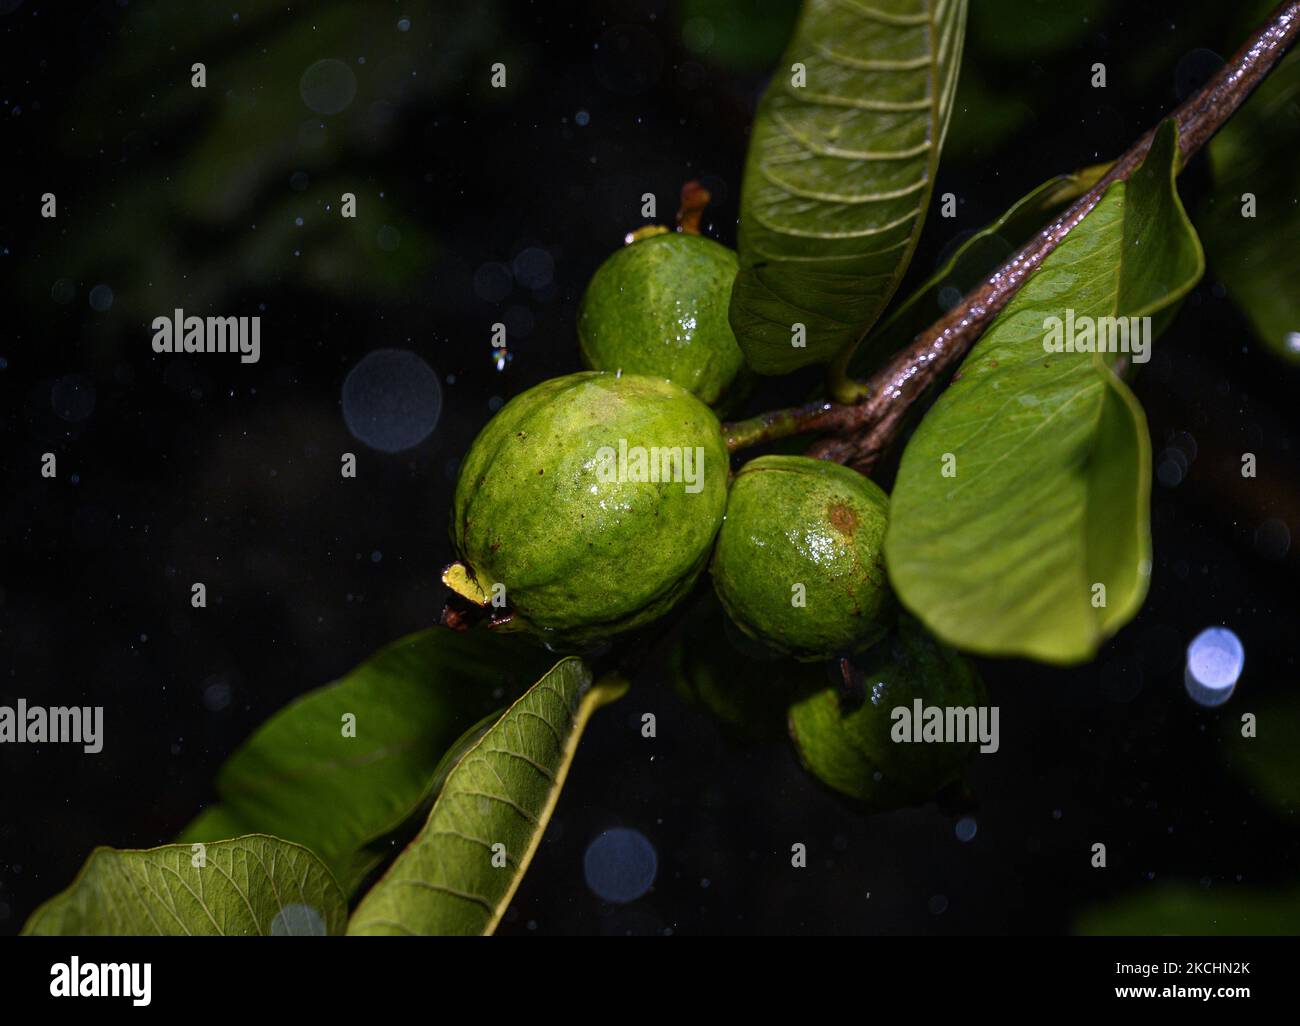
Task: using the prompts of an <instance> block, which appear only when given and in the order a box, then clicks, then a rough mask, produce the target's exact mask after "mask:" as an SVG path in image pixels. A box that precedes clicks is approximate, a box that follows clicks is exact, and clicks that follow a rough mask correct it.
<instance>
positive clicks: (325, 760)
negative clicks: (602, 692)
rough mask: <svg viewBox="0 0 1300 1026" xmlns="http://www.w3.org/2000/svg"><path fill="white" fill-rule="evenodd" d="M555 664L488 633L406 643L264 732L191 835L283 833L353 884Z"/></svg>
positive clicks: (438, 632)
mask: <svg viewBox="0 0 1300 1026" xmlns="http://www.w3.org/2000/svg"><path fill="white" fill-rule="evenodd" d="M553 662H554V657H553V656H550V655H547V654H546V653H544V652H541V651H540V650H537V649H534V648H532V647H529V646H527V645H526V644H524V643H522V642H521V641H520V640H519V639H517V638H504V637H500V636H497V635H493V634H488V633H487V632H482V631H468V632H465V633H457V632H455V631H450V630H447V629H445V628H442V627H435V628H433V629H431V630H426V631H421V632H419V633H417V634H412V635H410V636H408V637H406V638H403V639H401V640H399V641H396V642H394V643H393V644H391V645H389V646H388V647H386V648H384V649H382V650H380V651H379V652H378V653H377V654H375V655H374V656H372V657H371V658H370V659H368V660H367V661H366V662H364V663H362V664H361V665H360V666H358V667H357V668H356V669H354V670H352V671H351V672H350V673H348V674H347V675H346V676H344V677H343V678H341V679H340V680H338V681H336V682H335V683H333V684H329V685H327V686H325V687H322V688H318V689H317V690H315V691H311V692H308V693H307V694H306V695H303V696H302V697H301V698H299V699H298V700H297V701H295V702H293V703H291V704H290V705H288V706H286V707H285V708H284V709H282V710H280V712H278V713H276V715H275V716H273V717H272V718H271V719H270V720H268V721H267V722H266V723H264V724H263V725H262V726H261V727H260V728H258V730H257V732H256V733H254V734H253V735H252V737H250V738H249V739H248V741H246V742H245V743H244V745H243V747H241V748H240V749H239V750H238V751H237V752H235V754H234V755H232V756H231V757H230V759H229V760H228V761H227V762H226V764H225V765H224V766H223V767H222V768H221V771H220V773H219V774H218V776H217V793H218V794H219V795H220V798H221V803H220V804H219V805H217V806H215V807H213V808H209V809H207V810H205V811H204V812H203V813H201V814H200V815H199V816H198V818H197V819H195V820H194V821H193V822H192V823H190V825H189V826H187V827H186V828H185V830H184V831H183V833H182V834H181V836H180V838H179V840H181V841H214V840H220V839H222V838H225V837H232V836H236V835H238V834H245V833H270V834H274V835H275V836H277V837H284V838H286V839H288V840H291V841H295V842H297V843H298V844H302V845H305V846H306V847H308V848H310V849H311V850H312V851H314V852H315V853H316V854H317V855H319V856H320V857H321V858H322V859H324V860H325V862H326V863H327V864H328V865H329V866H330V868H331V870H332V871H333V872H334V874H335V876H336V877H337V878H338V879H339V881H340V883H342V884H343V886H344V888H345V889H346V890H348V891H351V890H352V889H353V887H354V886H355V884H356V883H357V882H358V881H359V880H360V878H361V877H362V876H364V874H365V873H366V871H368V870H369V869H370V868H371V867H373V865H374V863H375V861H376V859H377V856H376V855H375V854H374V853H373V852H369V851H367V850H366V848H367V845H369V844H370V843H371V842H373V841H375V840H376V839H378V838H380V837H382V836H383V835H384V834H386V833H388V832H389V831H391V830H393V829H395V828H396V827H397V826H399V825H400V824H401V823H402V822H403V821H404V820H405V819H406V818H407V817H408V816H410V815H411V814H412V812H413V811H415V810H416V809H417V808H418V807H419V806H420V804H421V803H422V802H424V801H427V800H428V798H429V796H430V794H431V793H432V789H433V787H434V785H435V779H436V773H435V770H436V768H437V766H438V763H439V760H440V759H441V758H442V757H443V754H444V752H446V751H447V749H448V748H449V747H450V746H451V745H452V744H453V742H455V741H456V739H457V738H458V737H460V736H461V735H462V734H463V733H464V732H465V731H466V730H467V729H469V728H471V727H472V726H473V725H474V724H475V723H476V722H477V721H478V720H480V719H482V717H483V716H484V715H485V714H486V713H488V712H490V711H491V710H493V709H500V708H501V707H503V706H504V705H505V704H507V703H508V702H509V701H510V700H511V698H512V697H513V696H514V695H515V694H516V693H517V692H518V691H519V690H521V689H522V688H524V687H526V686H527V685H528V684H529V683H530V682H532V681H534V680H536V679H537V677H538V676H539V675H540V674H542V673H543V672H544V671H545V670H546V668H547V667H548V666H550V665H551V664H552V663H553ZM347 716H351V717H354V718H355V736H347V734H345V731H344V723H345V717H347ZM349 722H351V721H349Z"/></svg>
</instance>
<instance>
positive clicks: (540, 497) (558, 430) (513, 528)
mask: <svg viewBox="0 0 1300 1026" xmlns="http://www.w3.org/2000/svg"><path fill="white" fill-rule="evenodd" d="M729 473H730V468H729V465H728V457H727V450H726V447H725V445H724V444H723V441H722V434H721V430H720V426H719V424H718V420H717V418H716V417H715V416H714V415H713V412H712V411H711V410H709V408H708V407H707V406H705V405H704V404H703V403H702V402H700V401H699V400H698V399H696V398H695V397H694V396H693V395H691V394H690V393H689V392H687V391H686V390H685V389H683V388H679V387H678V386H677V385H674V384H672V383H671V382H668V381H663V380H661V379H658V378H651V377H644V376H640V375H634V374H623V375H617V374H608V373H601V372H592V371H586V372H582V373H578V374H570V375H568V376H566V377H561V378H555V379H552V380H550V381H546V382H543V383H542V384H540V385H537V386H536V387H535V388H531V389H529V390H528V391H526V392H524V393H522V394H521V395H519V396H516V397H515V398H514V399H512V400H511V401H510V402H508V403H507V404H506V405H505V406H504V407H502V408H501V410H500V411H499V412H498V413H497V414H496V416H495V417H493V418H492V420H490V421H489V422H488V424H487V426H486V427H485V428H484V429H483V431H482V432H481V433H480V434H479V436H478V438H477V439H475V441H474V444H473V445H472V446H471V447H470V450H469V453H468V454H467V455H466V456H465V460H464V463H463V464H462V466H461V470H460V477H459V480H458V482H457V485H456V494H455V498H454V500H453V510H452V522H451V533H452V540H453V542H454V543H455V546H456V549H457V552H458V553H459V555H460V558H461V560H462V561H463V564H464V568H465V571H466V576H467V577H468V579H469V580H468V581H467V582H466V586H462V587H460V588H458V589H457V590H459V591H461V592H462V594H465V593H467V592H469V591H474V592H476V593H477V594H478V597H479V600H480V601H482V602H484V603H487V602H490V601H492V600H493V598H501V599H503V600H504V603H505V604H507V605H508V607H509V610H510V612H511V613H512V614H513V618H512V621H511V622H512V623H513V624H514V625H515V626H519V627H523V628H526V629H529V630H531V631H533V632H535V633H537V634H539V635H541V636H542V637H543V639H544V640H546V641H547V642H548V643H550V644H552V645H555V646H558V647H573V646H581V645H585V644H589V643H591V642H593V641H596V640H598V639H601V638H605V637H609V636H611V635H614V634H617V633H620V632H622V631H626V630H630V629H632V628H634V627H638V626H640V625H642V624H645V623H648V622H649V621H651V620H653V619H655V618H657V617H659V616H661V615H663V614H664V613H665V612H667V611H668V610H669V609H670V608H671V607H672V606H673V604H674V603H675V602H676V601H677V600H678V599H679V598H681V597H682V596H683V595H684V594H685V593H686V592H687V591H688V590H689V589H690V587H691V585H692V584H693V583H694V582H695V580H696V578H697V577H698V576H699V573H700V571H701V570H702V569H703V567H704V565H705V564H706V563H707V561H708V556H709V551H710V548H711V546H712V544H713V539H714V536H715V535H716V534H717V531H718V526H719V525H720V524H721V522H722V514H723V509H724V507H725V505H726V498H727V479H728V476H729Z"/></svg>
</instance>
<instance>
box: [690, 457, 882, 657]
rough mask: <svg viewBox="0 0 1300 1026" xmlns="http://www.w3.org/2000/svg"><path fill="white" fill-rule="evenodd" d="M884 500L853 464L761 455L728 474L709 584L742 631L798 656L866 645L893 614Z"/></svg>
mask: <svg viewBox="0 0 1300 1026" xmlns="http://www.w3.org/2000/svg"><path fill="white" fill-rule="evenodd" d="M888 519H889V497H888V496H887V495H886V494H885V493H884V492H883V491H881V489H880V487H879V486H878V485H876V484H875V483H874V482H872V481H870V480H869V479H867V478H865V477H863V476H862V475H861V474H859V473H857V472H856V471H853V470H850V469H849V468H847V467H842V466H840V465H839V464H838V463H830V462H828V461H826V460H814V459H809V458H808V457H805V456H761V457H759V458H758V459H756V460H751V461H750V462H749V463H746V464H745V465H744V466H743V467H742V468H741V469H740V472H739V473H738V474H737V475H736V479H735V481H734V482H733V483H732V485H731V493H730V495H729V497H728V499H727V515H726V520H725V521H724V522H723V525H722V530H721V531H720V532H719V534H718V543H717V546H716V548H715V550H714V554H713V562H712V564H711V565H710V571H711V572H712V574H713V586H714V589H715V590H716V591H717V593H718V598H719V599H721V600H722V604H723V606H724V607H725V608H726V610H727V613H728V614H729V615H730V616H731V618H732V620H734V621H735V623H736V625H737V626H739V627H740V629H741V630H743V631H745V632H746V633H747V634H749V635H750V636H752V637H756V638H759V639H760V640H763V641H766V642H767V643H768V644H770V645H772V646H773V647H775V648H777V649H779V650H780V651H783V652H786V653H789V654H790V655H793V656H795V657H796V658H798V659H804V660H816V659H828V658H831V657H834V656H838V655H846V654H849V653H852V652H856V651H860V650H861V649H864V648H867V647H868V646H870V645H872V644H873V643H875V642H876V641H878V640H879V639H880V637H881V636H882V635H883V634H884V632H885V630H886V629H887V628H888V627H889V625H890V623H891V622H892V618H893V615H894V613H895V611H896V604H895V602H894V598H893V593H892V592H891V591H890V588H889V581H888V578H887V576H886V574H885V562H884V554H883V548H882V547H883V544H884V539H885V528H886V526H887V523H888Z"/></svg>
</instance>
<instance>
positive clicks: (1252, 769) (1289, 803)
mask: <svg viewBox="0 0 1300 1026" xmlns="http://www.w3.org/2000/svg"><path fill="white" fill-rule="evenodd" d="M1252 711H1253V712H1254V714H1255V730H1256V732H1257V733H1256V735H1255V736H1254V737H1249V738H1248V737H1243V736H1242V733H1241V731H1242V724H1241V721H1240V720H1238V719H1232V718H1229V719H1227V720H1226V721H1225V722H1224V735H1223V743H1224V747H1225V748H1226V750H1227V759H1228V765H1229V766H1230V767H1231V768H1232V770H1233V772H1235V773H1236V774H1237V775H1238V776H1239V777H1240V778H1241V779H1242V780H1243V781H1244V782H1245V783H1246V784H1247V785H1249V786H1250V787H1251V788H1252V789H1253V791H1254V793H1255V795H1256V796H1257V797H1258V798H1259V799H1260V800H1261V802H1262V803H1263V804H1265V805H1267V806H1268V807H1269V808H1271V809H1272V810H1273V811H1274V812H1276V813H1277V814H1278V815H1280V816H1284V817H1287V818H1293V819H1294V818H1298V816H1300V745H1297V744H1296V738H1298V737H1300V698H1294V697H1287V698H1281V699H1275V700H1273V701H1272V702H1268V703H1265V704H1262V705H1260V706H1258V707H1257V708H1254V709H1253V710H1252Z"/></svg>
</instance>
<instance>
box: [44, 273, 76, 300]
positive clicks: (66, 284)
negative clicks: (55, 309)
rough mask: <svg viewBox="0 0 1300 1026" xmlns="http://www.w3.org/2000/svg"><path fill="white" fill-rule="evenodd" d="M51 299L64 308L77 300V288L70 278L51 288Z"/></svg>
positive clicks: (61, 280)
mask: <svg viewBox="0 0 1300 1026" xmlns="http://www.w3.org/2000/svg"><path fill="white" fill-rule="evenodd" d="M50 298H51V299H53V300H54V301H55V302H56V303H59V304H60V305H62V306H67V305H68V304H69V303H71V302H72V301H73V300H74V299H76V298H77V286H76V285H74V284H73V283H72V281H71V280H70V279H68V278H60V279H59V280H58V281H56V282H55V283H54V285H53V286H52V287H51V288H50Z"/></svg>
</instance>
